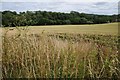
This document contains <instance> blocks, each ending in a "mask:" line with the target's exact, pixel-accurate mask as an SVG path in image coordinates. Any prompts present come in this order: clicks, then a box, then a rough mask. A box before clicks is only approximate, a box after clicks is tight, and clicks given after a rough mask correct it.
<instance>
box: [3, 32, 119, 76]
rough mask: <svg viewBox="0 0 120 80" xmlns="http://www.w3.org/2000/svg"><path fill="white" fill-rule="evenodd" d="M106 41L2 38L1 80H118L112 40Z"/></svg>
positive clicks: (32, 36)
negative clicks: (60, 79) (28, 79)
mask: <svg viewBox="0 0 120 80" xmlns="http://www.w3.org/2000/svg"><path fill="white" fill-rule="evenodd" d="M107 37H109V39H111V40H110V41H109V40H108V39H107V40H106V38H107ZM107 37H105V36H104V35H80V34H74V35H73V34H66V33H65V34H60V33H59V34H46V33H44V32H43V33H40V34H26V33H23V32H22V33H19V34H16V35H11V36H8V35H7V34H5V35H4V36H3V54H2V75H3V78H120V67H119V64H120V62H119V60H118V57H119V56H118V50H117V45H116V43H115V41H116V38H114V37H113V38H112V36H109V35H108V36H107ZM107 42H110V43H107ZM112 42H113V43H112ZM111 45H112V46H111Z"/></svg>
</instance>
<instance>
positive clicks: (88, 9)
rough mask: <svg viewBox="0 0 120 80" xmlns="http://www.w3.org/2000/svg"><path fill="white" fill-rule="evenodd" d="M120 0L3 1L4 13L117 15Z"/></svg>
mask: <svg viewBox="0 0 120 80" xmlns="http://www.w3.org/2000/svg"><path fill="white" fill-rule="evenodd" d="M118 1H119V0H2V11H3V10H12V11H17V12H23V11H27V10H30V11H36V10H41V11H54V12H70V11H78V12H80V13H81V12H83V13H90V14H105V15H111V14H117V13H118Z"/></svg>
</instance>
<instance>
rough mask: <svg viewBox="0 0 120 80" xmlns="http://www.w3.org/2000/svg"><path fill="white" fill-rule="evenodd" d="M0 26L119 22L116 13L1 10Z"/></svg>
mask: <svg viewBox="0 0 120 80" xmlns="http://www.w3.org/2000/svg"><path fill="white" fill-rule="evenodd" d="M0 13H2V26H4V27H8V26H9V27H15V26H36V25H66V24H102V23H111V22H119V19H118V15H97V14H86V13H79V12H76V11H71V12H70V13H61V12H47V11H26V12H19V13H17V12H15V11H1V12H0Z"/></svg>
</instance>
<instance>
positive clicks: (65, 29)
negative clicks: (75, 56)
mask: <svg viewBox="0 0 120 80" xmlns="http://www.w3.org/2000/svg"><path fill="white" fill-rule="evenodd" d="M22 28H23V27H22ZM28 29H29V30H28V32H30V33H41V32H43V31H44V32H45V33H80V34H111V35H115V34H118V23H109V24H94V25H50V26H29V27H28ZM15 31H16V29H13V30H10V31H9V32H10V33H14V32H15Z"/></svg>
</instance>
